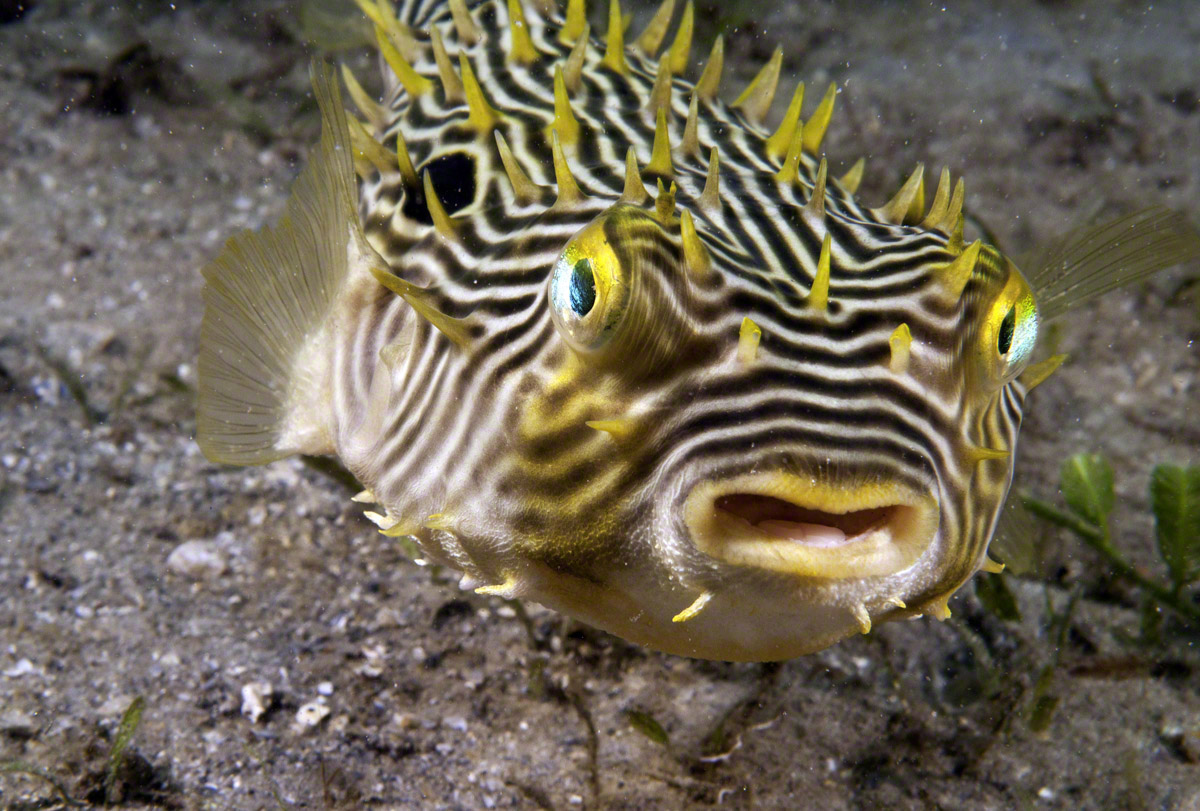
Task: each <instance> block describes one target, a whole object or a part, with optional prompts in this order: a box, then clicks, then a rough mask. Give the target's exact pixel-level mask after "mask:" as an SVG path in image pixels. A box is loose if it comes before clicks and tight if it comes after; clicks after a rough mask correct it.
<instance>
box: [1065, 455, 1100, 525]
mask: <svg viewBox="0 0 1200 811" xmlns="http://www.w3.org/2000/svg"><path fill="white" fill-rule="evenodd" d="M1061 475H1062V480H1061V483H1060V485H1059V486H1060V487H1062V492H1063V498H1065V499H1066V500H1067V506H1068V507H1070V508H1071V509H1072V510H1073V511H1074V512H1075V514H1076V515H1078V516H1080V517H1081V518H1084V519H1086V520H1087V521H1088V522H1090V523H1092V524H1095V525H1096V526H1098V527H1099V526H1103V525H1104V523H1105V520H1106V519H1107V518H1108V514H1109V513H1110V512H1112V508H1113V500H1114V497H1113V472H1112V468H1111V467H1109V464H1108V461H1107V460H1106V459H1105V458H1104V457H1103V456H1101V455H1100V454H1098V453H1077V454H1075V455H1074V456H1072V457H1071V458H1070V459H1068V460H1067V461H1065V462H1063V466H1062V474H1061Z"/></svg>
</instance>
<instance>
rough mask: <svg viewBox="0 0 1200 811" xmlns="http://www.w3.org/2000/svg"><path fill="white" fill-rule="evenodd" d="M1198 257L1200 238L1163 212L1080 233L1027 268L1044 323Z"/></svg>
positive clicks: (1183, 220) (1186, 224)
mask: <svg viewBox="0 0 1200 811" xmlns="http://www.w3.org/2000/svg"><path fill="white" fill-rule="evenodd" d="M1198 257H1200V233H1197V232H1196V229H1195V228H1194V227H1193V226H1192V224H1191V223H1189V222H1188V221H1187V219H1186V218H1185V217H1184V216H1183V215H1182V214H1180V213H1178V212H1176V211H1172V210H1171V209H1169V208H1166V207H1163V206H1155V207H1152V208H1146V209H1142V210H1140V211H1135V212H1133V213H1132V214H1127V215H1125V216H1124V217H1120V218H1118V219H1115V220H1110V221H1108V222H1105V223H1102V224H1100V225H1094V226H1088V227H1084V228H1080V229H1077V230H1075V231H1073V232H1072V233H1070V234H1068V235H1067V236H1066V237H1065V238H1063V239H1062V240H1059V241H1058V242H1057V243H1056V244H1055V245H1054V246H1053V247H1051V248H1050V249H1049V250H1048V251H1047V252H1046V253H1044V254H1043V255H1041V256H1040V257H1038V258H1037V259H1034V260H1033V261H1032V262H1029V263H1027V264H1026V267H1028V268H1029V269H1030V271H1031V273H1030V274H1029V282H1030V284H1031V285H1032V286H1033V291H1034V295H1035V296H1036V297H1037V301H1038V309H1039V310H1040V311H1041V315H1042V318H1044V319H1046V320H1049V319H1051V318H1056V317H1058V316H1060V315H1062V314H1063V313H1065V312H1067V311H1068V310H1070V309H1071V308H1072V307H1075V306H1076V305H1077V304H1081V303H1082V302H1085V301H1088V300H1089V299H1092V298H1095V297H1096V296H1099V295H1101V294H1103V293H1107V292H1108V291H1109V290H1113V289H1116V288H1118V287H1121V286H1123V285H1126V284H1130V283H1132V282H1136V281H1138V280H1139V279H1144V278H1146V277H1147V276H1150V275H1151V274H1153V273H1156V272H1158V271H1160V270H1163V269H1165V268H1169V267H1172V266H1174V265H1179V264H1182V263H1184V262H1189V261H1192V260H1194V259H1196V258H1198Z"/></svg>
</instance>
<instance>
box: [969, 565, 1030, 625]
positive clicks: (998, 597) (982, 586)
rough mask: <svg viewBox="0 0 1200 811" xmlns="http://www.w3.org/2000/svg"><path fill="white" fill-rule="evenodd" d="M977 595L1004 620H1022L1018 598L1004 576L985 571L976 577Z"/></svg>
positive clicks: (984, 605)
mask: <svg viewBox="0 0 1200 811" xmlns="http://www.w3.org/2000/svg"><path fill="white" fill-rule="evenodd" d="M975 596H976V597H978V598H979V602H981V603H983V607H984V608H986V609H987V610H988V611H991V612H992V613H993V614H995V615H996V616H997V617H999V618H1000V619H1002V620H1008V621H1009V622H1020V621H1021V610H1020V609H1019V608H1017V600H1016V598H1015V597H1013V593H1012V592H1011V591H1010V590H1009V588H1008V583H1006V582H1005V580H1004V576H1003V575H999V574H991V573H989V572H983V573H981V574H980V575H979V576H978V577H976V578H975Z"/></svg>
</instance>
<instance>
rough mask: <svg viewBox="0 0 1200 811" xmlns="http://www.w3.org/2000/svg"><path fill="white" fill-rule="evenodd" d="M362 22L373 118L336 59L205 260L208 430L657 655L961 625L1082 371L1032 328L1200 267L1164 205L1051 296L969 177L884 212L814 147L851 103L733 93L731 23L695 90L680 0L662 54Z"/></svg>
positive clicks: (468, 1)
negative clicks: (968, 210) (298, 143)
mask: <svg viewBox="0 0 1200 811" xmlns="http://www.w3.org/2000/svg"><path fill="white" fill-rule="evenodd" d="M356 2H357V3H358V6H359V7H360V9H361V11H362V12H363V13H365V15H366V18H367V19H368V20H369V23H370V25H372V26H373V28H374V34H375V41H376V46H377V50H378V54H379V57H380V59H379V61H380V64H381V67H382V71H383V79H382V83H383V92H382V100H377V99H376V98H375V97H374V96H373V95H371V94H369V93H368V92H367V91H366V90H365V89H364V88H363V86H362V85H361V84H360V83H359V81H358V80H357V79H356V78H355V77H354V75H353V74H352V73H351V72H350V71H348V70H343V71H342V73H341V76H340V77H338V76H336V75H335V74H334V73H333V71H332V70H331V69H329V68H327V67H324V66H322V65H320V64H317V65H314V67H313V71H312V73H313V77H312V78H313V86H314V89H315V95H316V100H317V102H318V103H319V106H320V111H321V119H322V133H321V138H320V142H319V144H318V146H317V147H316V148H315V150H314V152H313V154H312V156H311V159H310V161H309V163H308V165H307V168H306V169H304V171H303V172H302V174H301V175H300V176H299V179H298V180H297V181H296V183H295V186H294V188H293V190H292V193H291V197H290V199H289V201H288V203H287V207H286V211H285V213H284V215H283V216H282V219H281V220H280V221H279V222H278V223H277V224H276V225H274V226H273V227H268V228H265V229H263V230H262V231H260V232H258V233H249V234H242V235H238V236H235V237H233V238H232V239H230V241H229V242H228V244H227V245H226V247H225V250H224V252H223V253H222V254H221V255H220V256H219V257H218V258H217V259H216V260H215V261H214V262H213V263H212V264H211V265H210V266H209V267H208V268H207V269H206V270H205V278H206V281H207V285H206V289H205V294H204V297H205V315H204V322H203V328H202V336H201V347H200V358H199V383H200V392H199V405H198V417H197V434H198V441H199V444H200V446H201V448H202V449H203V450H204V452H205V453H206V454H207V455H208V457H209V458H211V459H213V460H217V461H221V462H227V463H234V464H260V463H265V462H268V461H271V460H275V459H279V458H281V457H284V456H287V455H289V454H297V453H301V454H334V455H336V456H337V457H338V459H340V460H341V462H342V463H343V464H344V465H345V467H346V468H347V469H349V470H350V471H351V472H352V473H353V474H354V476H356V477H357V478H358V479H359V481H360V482H361V483H362V485H363V486H364V487H365V488H366V489H365V491H364V492H363V493H362V494H360V496H358V497H357V500H359V501H365V502H371V503H372V504H373V505H378V506H373V507H372V509H371V510H370V511H368V512H367V513H366V516H367V518H369V519H371V520H372V521H374V522H375V523H376V524H378V525H379V526H380V528H381V529H382V531H383V533H384V534H385V535H387V536H393V537H396V538H398V539H399V538H400V537H402V536H411V538H412V539H414V542H415V546H414V548H418V549H419V554H420V555H421V556H422V557H423V558H425V559H427V560H428V561H430V562H434V563H437V564H441V565H445V566H450V567H454V568H455V569H457V570H459V571H461V572H462V585H463V586H464V587H466V588H473V589H475V590H477V591H479V592H481V593H484V594H491V595H499V596H502V597H505V598H524V599H530V600H535V601H537V602H539V603H542V604H544V605H546V606H549V607H551V608H553V609H555V610H558V611H561V612H563V613H565V614H568V615H571V616H573V617H576V618H579V619H581V620H583V621H585V622H587V623H591V624H593V625H595V626H599V627H600V628H603V629H606V630H608V631H611V632H612V633H615V634H618V635H620V636H622V637H624V638H626V639H629V640H632V641H634V642H637V643H640V644H643V645H646V646H649V647H652V648H656V649H659V650H662V651H667V652H671V653H676V654H682V655H686V656H696V657H706V658H713V659H727V660H773V659H783V658H787V657H792V656H796V655H800V654H804V653H808V652H812V651H816V650H819V649H821V648H823V647H825V646H827V645H830V644H832V643H833V642H835V641H837V640H839V639H841V638H844V637H846V636H849V635H851V634H854V633H858V632H863V633H865V632H867V631H869V630H870V628H871V627H872V626H873V625H874V624H875V623H878V622H881V621H884V620H890V619H896V618H901V617H913V616H917V615H923V614H930V615H934V616H940V617H944V616H946V615H947V614H948V612H949V609H948V607H947V601H948V599H949V598H950V596H951V595H952V594H953V593H954V592H955V590H956V589H958V588H959V587H960V586H962V585H963V584H964V583H965V582H966V581H967V580H968V579H970V578H971V576H972V575H973V574H974V573H975V572H977V571H979V570H980V569H983V570H987V571H993V570H995V569H997V568H999V566H998V564H996V563H994V562H993V561H991V560H990V559H989V558H988V557H987V554H986V551H987V547H988V543H989V539H990V538H991V536H992V535H993V532H994V530H995V526H996V524H997V520H998V515H999V514H1000V512H1001V507H1002V505H1003V504H1004V501H1005V498H1006V495H1007V492H1008V489H1009V485H1010V480H1011V476H1012V470H1013V453H1014V450H1015V447H1016V441H1017V431H1018V427H1019V425H1020V421H1021V414H1022V409H1023V407H1024V403H1025V398H1026V395H1027V394H1028V393H1029V391H1030V390H1031V389H1032V388H1033V387H1034V386H1036V385H1037V384H1038V383H1039V382H1041V381H1042V380H1044V379H1045V378H1046V377H1047V376H1048V375H1049V374H1050V373H1051V372H1052V371H1053V370H1054V368H1055V367H1056V366H1057V365H1058V364H1059V363H1060V361H1061V360H1062V358H1061V357H1049V358H1045V359H1042V360H1038V361H1037V362H1033V360H1032V359H1033V358H1034V354H1035V347H1036V345H1037V338H1038V332H1039V326H1040V325H1041V324H1042V323H1043V322H1044V321H1045V320H1046V319H1048V318H1052V317H1054V316H1056V315H1059V314H1061V313H1062V312H1063V311H1064V310H1065V309H1066V307H1067V306H1068V305H1069V304H1071V303H1073V302H1076V301H1080V300H1083V299H1085V298H1088V297H1089V296H1091V295H1094V294H1097V293H1100V292H1104V291H1105V290H1107V289H1110V288H1112V287H1114V286H1116V285H1117V284H1120V283H1123V282H1125V281H1128V280H1130V279H1135V278H1140V277H1143V276H1145V275H1146V274H1147V273H1149V272H1151V271H1153V270H1156V269H1158V268H1160V267H1164V266H1167V265H1171V264H1175V263H1177V262H1179V261H1181V260H1183V259H1186V258H1189V257H1191V256H1195V255H1196V254H1197V253H1198V250H1197V238H1196V235H1195V233H1194V232H1193V231H1191V230H1190V227H1189V226H1187V224H1186V223H1185V222H1184V221H1183V220H1182V219H1181V218H1179V217H1178V216H1177V215H1175V214H1173V213H1171V212H1169V211H1166V210H1163V209H1151V210H1146V211H1141V212H1139V213H1137V214H1134V215H1130V216H1127V217H1125V218H1124V219H1122V220H1119V221H1117V222H1115V223H1110V224H1108V225H1105V226H1097V227H1094V228H1091V229H1090V230H1087V231H1085V232H1083V233H1082V234H1080V235H1077V236H1076V237H1075V238H1073V239H1070V240H1067V241H1065V242H1063V243H1062V244H1060V245H1058V246H1055V247H1054V248H1053V249H1052V250H1050V251H1047V252H1045V256H1046V259H1045V260H1044V261H1043V262H1042V263H1041V265H1040V267H1039V268H1038V269H1037V270H1035V271H1034V272H1032V273H1031V274H1030V275H1029V276H1025V275H1022V273H1021V271H1020V270H1018V269H1017V267H1016V266H1015V265H1014V263H1013V262H1012V261H1011V260H1010V259H1009V258H1008V257H1007V256H1005V255H1003V254H1002V253H1000V252H999V251H998V250H996V249H995V248H994V247H993V246H991V245H989V244H985V243H984V242H982V241H980V240H975V241H968V240H967V239H966V238H965V237H964V219H963V209H964V191H963V182H962V180H961V179H958V180H957V181H952V178H951V177H950V174H949V172H948V171H942V172H941V176H940V180H939V182H938V183H937V186H936V189H935V190H934V191H933V192H932V194H930V195H928V196H927V193H926V186H925V173H924V170H923V169H922V168H921V167H919V166H918V167H917V169H916V171H914V172H913V173H912V175H911V177H910V178H909V179H908V181H907V182H905V183H904V184H903V186H902V187H901V188H900V190H899V191H898V192H897V193H896V195H895V196H894V197H893V198H892V199H891V200H889V201H887V202H885V203H883V204H882V205H880V206H878V207H870V206H867V205H865V204H864V203H863V202H860V201H859V200H858V199H857V198H856V196H855V193H856V190H857V187H858V185H859V181H860V179H861V178H862V174H863V163H862V162H861V161H860V162H858V163H855V164H852V165H851V166H850V168H849V170H848V171H847V172H845V174H841V176H840V177H835V176H834V174H833V173H831V171H830V164H829V162H828V161H827V160H826V159H825V158H824V157H822V155H823V150H824V135H825V132H826V129H827V126H828V124H829V121H830V117H831V115H832V114H833V112H834V106H835V104H836V101H837V89H836V88H835V87H832V86H831V87H830V88H829V89H828V91H826V92H822V93H817V94H814V95H816V99H815V101H814V102H811V103H806V97H805V96H806V93H805V87H804V84H803V83H801V84H799V85H798V86H797V87H796V89H795V92H794V93H793V94H792V95H791V97H790V103H788V104H787V108H786V111H785V112H784V114H783V118H782V120H781V121H779V122H778V123H776V124H774V125H773V126H769V125H767V124H766V118H767V115H768V113H769V112H770V108H771V102H772V99H773V96H774V94H775V91H776V86H777V84H778V83H779V79H780V72H781V70H780V68H781V64H782V51H780V50H777V51H776V52H775V54H774V56H773V57H772V58H771V59H770V61H769V62H768V63H767V64H766V65H765V66H763V67H762V69H761V71H760V72H759V73H758V74H757V75H756V76H755V77H754V79H753V80H752V81H751V82H750V83H749V86H747V87H746V88H745V89H744V90H742V91H741V92H740V93H736V94H734V93H730V94H728V95H725V94H723V93H722V88H721V73H722V62H723V44H722V40H721V38H719V37H718V38H717V39H716V41H715V43H714V44H713V46H712V51H711V54H710V56H709V57H708V59H707V62H706V64H705V66H704V68H703V71H702V72H699V75H698V76H696V77H694V79H690V78H687V77H686V76H685V74H686V73H687V72H688V71H687V68H688V65H689V61H690V53H691V47H692V34H693V27H694V26H693V23H694V10H693V6H692V4H691V2H688V3H687V5H686V7H684V8H683V9H682V11H681V12H680V13H679V16H680V20H679V22H678V23H677V24H676V25H674V26H672V20H673V17H674V13H675V8H674V6H675V2H674V0H665V2H664V3H663V4H662V7H661V8H660V10H659V11H658V12H657V13H656V14H654V16H653V17H652V18H651V19H650V21H649V23H648V25H647V26H646V28H645V29H644V30H643V31H641V32H640V33H638V35H637V36H636V38H634V36H633V34H630V35H629V37H628V38H627V37H626V33H625V31H626V23H627V22H628V18H627V17H625V16H622V12H621V9H620V7H619V6H618V4H617V3H616V2H615V0H614V2H612V3H611V5H610V6H609V7H608V9H607V14H606V15H604V14H600V15H598V17H597V19H596V23H597V28H598V29H599V28H603V29H604V31H603V32H602V35H601V36H593V32H592V29H591V26H590V25H589V22H588V17H587V15H586V13H585V8H584V5H583V2H582V0H570V1H569V2H568V3H567V6H566V8H565V10H563V11H560V10H559V9H558V8H556V7H555V3H554V2H552V0H537V1H536V2H535V0H524V3H522V0H505V1H502V0H451V2H445V1H444V0H402V2H401V3H400V4H399V7H398V8H394V7H393V6H392V5H391V4H390V3H389V2H388V0H356ZM523 6H524V7H523ZM601 11H602V12H603V11H604V9H601ZM672 28H674V33H673V34H672ZM669 35H670V36H669ZM668 38H669V39H670V41H669V42H668ZM339 78H340V81H339ZM341 84H344V86H345V93H346V95H347V96H348V97H349V99H350V101H352V102H353V106H354V108H355V109H356V112H354V113H353V114H349V113H347V111H346V110H345V109H343V105H342V92H343V91H342V89H341V87H340V85H341ZM396 542H397V543H399V542H400V541H399V540H397V541H396Z"/></svg>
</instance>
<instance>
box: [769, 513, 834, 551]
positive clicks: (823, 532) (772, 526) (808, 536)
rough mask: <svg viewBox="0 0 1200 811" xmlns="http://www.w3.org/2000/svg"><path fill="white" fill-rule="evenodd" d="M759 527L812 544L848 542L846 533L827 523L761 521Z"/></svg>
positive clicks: (770, 532) (827, 544) (782, 536)
mask: <svg viewBox="0 0 1200 811" xmlns="http://www.w3.org/2000/svg"><path fill="white" fill-rule="evenodd" d="M758 528H759V529H761V530H762V531H763V532H766V533H767V534H769V535H774V536H775V537H777V538H786V539H787V540H789V541H799V542H800V543H805V544H809V545H810V546H839V545H841V544H844V543H845V542H846V533H844V532H842V531H841V530H840V529H838V528H837V527H830V526H826V525H825V524H805V523H802V522H800V521H779V520H775V519H768V520H766V521H760V522H759V523H758Z"/></svg>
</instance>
